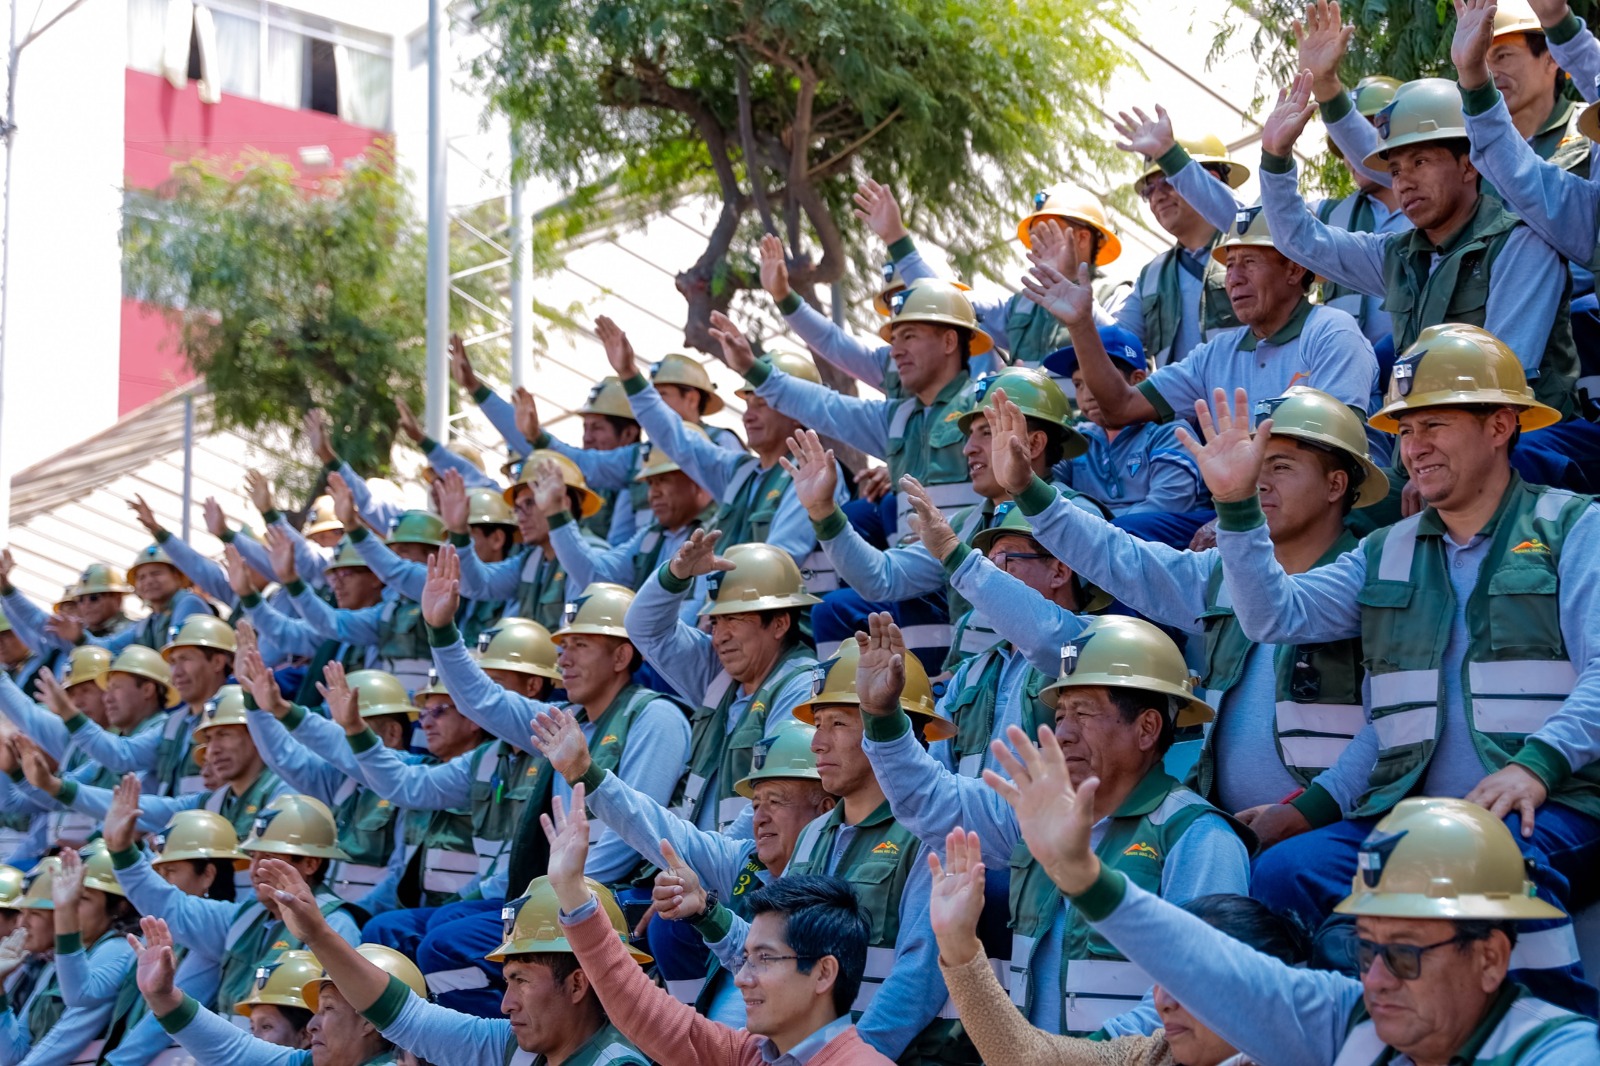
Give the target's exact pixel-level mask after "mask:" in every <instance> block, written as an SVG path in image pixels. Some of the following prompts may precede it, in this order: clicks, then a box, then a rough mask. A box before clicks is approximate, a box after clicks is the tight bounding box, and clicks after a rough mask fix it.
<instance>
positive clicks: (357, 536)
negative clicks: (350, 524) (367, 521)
mask: <svg viewBox="0 0 1600 1066" xmlns="http://www.w3.org/2000/svg"><path fill="white" fill-rule="evenodd" d="M370 536H372V534H371V533H370V532H368V531H367V527H366V526H362V525H358V526H356V528H354V529H352V530H351V531H350V543H351V544H360V543H361V542H362V541H364V540H366V539H367V538H368V537H370Z"/></svg>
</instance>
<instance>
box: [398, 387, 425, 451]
mask: <svg viewBox="0 0 1600 1066" xmlns="http://www.w3.org/2000/svg"><path fill="white" fill-rule="evenodd" d="M394 410H395V413H396V414H397V415H399V416H400V422H399V425H400V432H402V433H404V434H405V435H406V436H408V437H410V438H411V442H412V443H413V444H421V443H422V438H423V437H425V436H427V434H426V433H424V432H422V423H421V422H418V421H417V416H416V415H414V414H412V413H411V405H410V404H408V403H406V401H405V397H403V396H396V397H395V398H394Z"/></svg>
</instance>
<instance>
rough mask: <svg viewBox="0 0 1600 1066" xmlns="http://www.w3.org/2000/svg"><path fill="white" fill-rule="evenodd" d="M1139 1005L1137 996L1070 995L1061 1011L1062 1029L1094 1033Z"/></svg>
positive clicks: (1070, 1031) (1068, 1031)
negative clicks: (1130, 997)
mask: <svg viewBox="0 0 1600 1066" xmlns="http://www.w3.org/2000/svg"><path fill="white" fill-rule="evenodd" d="M1138 1005H1139V1000H1138V999H1137V998H1133V999H1107V998H1105V997H1103V996H1086V995H1084V994H1082V993H1079V994H1078V995H1075V996H1068V997H1067V999H1066V1003H1065V1005H1064V1007H1063V1009H1062V1011H1061V1029H1062V1031H1063V1032H1067V1033H1092V1032H1094V1031H1095V1030H1097V1029H1103V1028H1105V1024H1106V1022H1109V1021H1110V1020H1111V1019H1112V1018H1115V1017H1116V1016H1117V1015H1119V1014H1122V1013H1124V1012H1125V1011H1130V1010H1132V1009H1133V1008H1135V1007H1137V1006H1138Z"/></svg>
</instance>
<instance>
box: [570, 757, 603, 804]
mask: <svg viewBox="0 0 1600 1066" xmlns="http://www.w3.org/2000/svg"><path fill="white" fill-rule="evenodd" d="M605 779H606V772H605V770H603V769H601V768H600V767H598V766H596V765H595V764H594V763H592V762H591V763H590V764H589V768H588V769H587V770H585V771H584V772H583V776H582V777H580V778H578V780H577V781H574V782H573V787H577V785H578V784H580V783H581V784H582V785H583V791H584V794H585V795H589V796H592V795H594V793H595V789H597V788H599V787H600V785H601V783H602V782H604V781H605Z"/></svg>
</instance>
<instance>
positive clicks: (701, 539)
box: [667, 529, 733, 581]
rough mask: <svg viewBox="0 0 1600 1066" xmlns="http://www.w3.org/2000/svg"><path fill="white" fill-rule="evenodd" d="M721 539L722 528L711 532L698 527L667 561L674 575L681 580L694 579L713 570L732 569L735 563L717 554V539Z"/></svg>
mask: <svg viewBox="0 0 1600 1066" xmlns="http://www.w3.org/2000/svg"><path fill="white" fill-rule="evenodd" d="M721 539H722V530H720V529H714V530H712V531H710V532H709V533H708V532H707V531H705V530H703V529H697V530H695V531H694V532H693V533H691V534H689V539H688V540H686V541H684V542H683V544H682V545H681V546H680V547H679V548H678V551H677V554H676V555H674V556H673V557H672V561H671V562H669V563H667V568H668V569H669V570H671V571H672V576H673V577H675V578H677V579H678V580H679V581H692V580H693V579H695V578H697V577H699V576H700V575H701V574H709V573H711V571H713V570H732V569H733V564H732V563H730V562H729V561H728V560H726V559H724V558H723V557H722V556H720V555H718V554H717V541H719V540H721Z"/></svg>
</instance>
